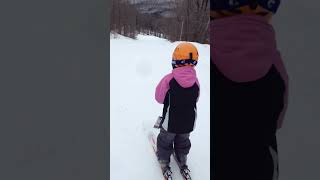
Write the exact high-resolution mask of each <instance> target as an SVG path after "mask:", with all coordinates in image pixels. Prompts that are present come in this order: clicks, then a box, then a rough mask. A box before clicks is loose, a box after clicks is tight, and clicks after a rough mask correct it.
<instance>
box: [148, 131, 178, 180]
mask: <svg viewBox="0 0 320 180" xmlns="http://www.w3.org/2000/svg"><path fill="white" fill-rule="evenodd" d="M148 139H149V142H150V144H151V146H152V149H153V152H154V154H155V155H156V157H157V139H156V136H155V135H154V133H152V132H150V133H149V134H148ZM157 158H158V157H157ZM159 166H160V169H161V172H162V175H163V178H164V180H173V179H172V176H171V174H172V173H171V171H168V172H166V173H163V169H162V168H161V165H160V164H159Z"/></svg>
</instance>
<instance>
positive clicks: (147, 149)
mask: <svg viewBox="0 0 320 180" xmlns="http://www.w3.org/2000/svg"><path fill="white" fill-rule="evenodd" d="M177 44H179V42H174V43H172V42H169V41H167V40H165V39H161V38H157V37H154V36H147V35H138V36H137V39H130V38H126V37H123V36H120V35H116V36H114V35H111V36H110V48H111V51H110V57H111V58H110V120H111V122H110V130H111V132H110V133H111V134H110V144H111V147H110V148H111V149H110V173H111V180H129V179H134V180H138V179H139V180H163V177H162V175H161V171H160V168H159V165H158V163H157V159H156V156H155V154H154V153H153V150H152V147H151V145H150V143H149V141H148V138H147V134H148V133H149V132H150V131H153V132H154V133H155V134H156V135H157V134H158V133H159V130H157V129H153V128H152V127H153V124H154V123H155V121H156V118H157V117H158V116H159V115H161V113H162V107H163V106H162V105H161V104H158V103H157V102H156V101H155V98H154V94H155V88H156V86H157V84H158V83H159V81H160V80H161V79H162V77H163V76H164V75H166V74H168V73H170V72H171V70H172V67H171V57H172V52H173V50H174V48H175V47H176V46H177ZM193 44H194V45H195V46H196V47H197V48H198V51H199V62H198V65H197V66H196V71H197V76H198V79H199V82H200V98H199V102H198V104H197V108H198V117H197V120H196V129H195V130H194V131H193V132H192V133H191V135H190V139H191V143H192V147H191V150H190V154H189V156H188V165H189V169H190V170H191V175H192V178H193V180H209V179H210V52H209V51H210V47H209V45H204V44H199V43H193ZM171 165H172V170H173V178H174V180H182V178H181V175H180V172H179V170H178V168H177V166H176V164H175V163H174V161H172V162H171Z"/></svg>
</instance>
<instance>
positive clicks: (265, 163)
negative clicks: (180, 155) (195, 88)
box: [211, 65, 285, 180]
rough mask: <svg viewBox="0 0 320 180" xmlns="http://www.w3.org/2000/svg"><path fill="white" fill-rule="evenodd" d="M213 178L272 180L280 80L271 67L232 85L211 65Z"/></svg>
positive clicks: (275, 171) (280, 102) (275, 170)
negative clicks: (249, 79)
mask: <svg viewBox="0 0 320 180" xmlns="http://www.w3.org/2000/svg"><path fill="white" fill-rule="evenodd" d="M211 73H212V75H213V76H212V80H213V83H212V86H213V88H212V89H213V94H212V96H211V97H212V99H211V106H213V111H212V112H211V113H212V115H213V117H212V118H213V119H212V120H213V121H212V123H211V125H212V127H211V133H212V134H213V136H212V138H211V141H212V143H211V148H212V157H213V161H212V162H213V163H212V166H213V171H212V172H211V173H212V177H213V179H220V180H221V179H222V180H235V179H239V180H277V179H278V157H277V140H276V130H277V120H278V117H279V114H280V112H281V111H282V109H283V96H284V88H285V86H284V81H283V80H282V78H281V76H280V74H279V73H278V71H277V70H276V68H275V67H274V66H272V67H271V69H270V70H269V72H268V73H267V74H266V75H265V76H264V77H261V78H260V79H258V80H256V81H252V82H244V83H238V82H234V81H231V80H229V79H227V78H226V77H225V76H224V75H223V74H222V73H221V72H220V71H219V70H218V69H217V67H215V66H214V65H213V66H212V70H211Z"/></svg>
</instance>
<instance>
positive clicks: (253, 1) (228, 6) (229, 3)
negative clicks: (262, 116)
mask: <svg viewBox="0 0 320 180" xmlns="http://www.w3.org/2000/svg"><path fill="white" fill-rule="evenodd" d="M280 1H281V0H215V1H212V3H210V10H213V11H214V10H218V11H219V10H232V9H237V8H239V7H241V6H246V5H249V6H250V7H253V8H254V7H256V6H257V5H260V6H262V7H263V8H265V9H267V10H268V11H270V12H272V13H274V14H275V13H276V12H277V10H278V8H279V6H280Z"/></svg>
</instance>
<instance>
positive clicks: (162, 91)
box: [155, 73, 173, 104]
mask: <svg viewBox="0 0 320 180" xmlns="http://www.w3.org/2000/svg"><path fill="white" fill-rule="evenodd" d="M172 78H173V75H172V74H171V73H170V74H168V75H166V76H165V77H163V78H162V80H161V81H160V82H159V84H158V86H157V88H156V93H155V99H156V101H157V102H158V103H160V104H163V102H164V98H165V97H166V94H167V92H168V90H169V88H170V86H169V82H170V81H171V79H172Z"/></svg>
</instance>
